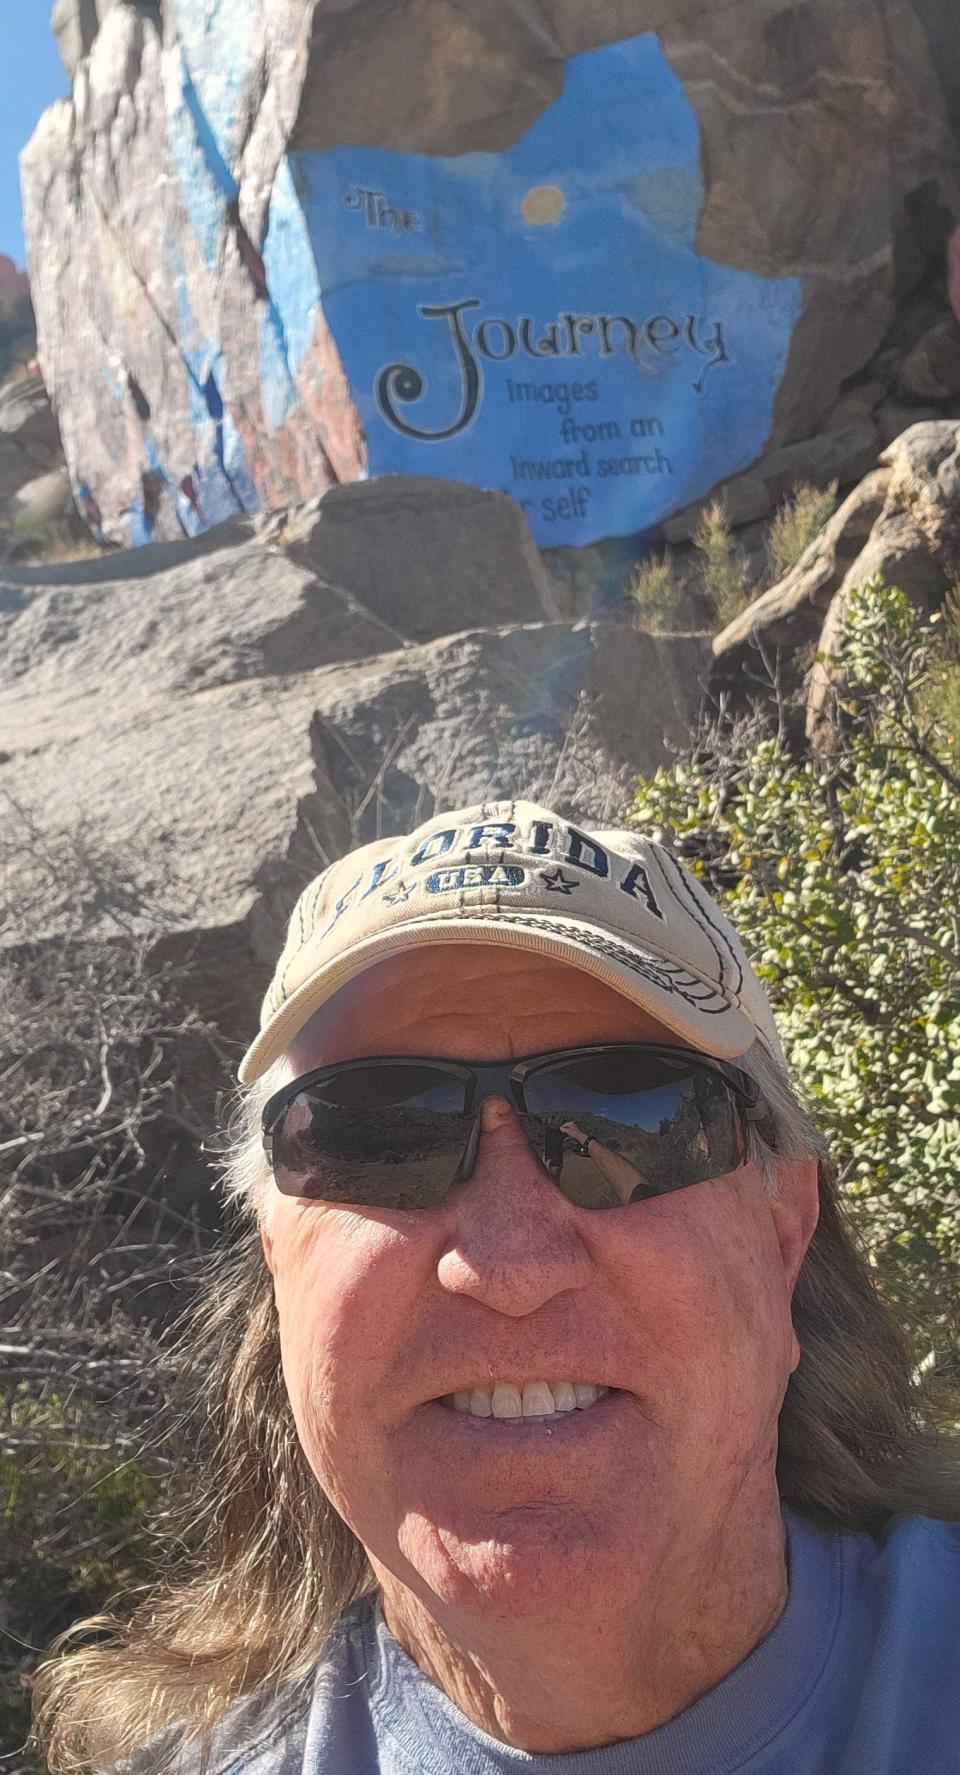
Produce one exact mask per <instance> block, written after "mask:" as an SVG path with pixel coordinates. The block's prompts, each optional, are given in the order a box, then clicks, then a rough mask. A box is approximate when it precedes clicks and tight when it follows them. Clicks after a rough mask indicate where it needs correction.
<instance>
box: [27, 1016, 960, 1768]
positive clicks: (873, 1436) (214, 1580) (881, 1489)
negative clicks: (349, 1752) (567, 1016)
mask: <svg viewBox="0 0 960 1775" xmlns="http://www.w3.org/2000/svg"><path fill="white" fill-rule="evenodd" d="M739 1064H740V1065H741V1066H742V1067H743V1070H744V1071H746V1072H747V1073H749V1074H750V1075H751V1076H752V1077H753V1078H754V1079H755V1080H756V1082H757V1083H758V1084H759V1085H760V1087H761V1089H762V1090H763V1092H764V1094H765V1096H766V1098H767V1102H768V1103H769V1105H770V1107H771V1111H772V1117H771V1121H770V1123H769V1124H764V1125H763V1127H762V1129H760V1130H758V1129H754V1128H752V1129H751V1133H750V1141H751V1156H752V1157H753V1158H754V1159H755V1161H756V1162H757V1164H758V1165H759V1167H760V1169H761V1171H762V1173H763V1176H764V1178H765V1180H766V1183H767V1187H768V1188H770V1189H772V1190H775V1189H776V1188H777V1175H778V1160H779V1159H780V1158H783V1157H786V1158H788V1159H789V1158H797V1157H801V1156H804V1155H806V1156H810V1155H813V1156H815V1157H816V1158H817V1160H818V1162H819V1172H820V1219H819V1223H818V1226H817V1229H816V1232H815V1233H814V1236H813V1239H812V1241H811V1244H810V1247H809V1249H808V1252H807V1255H806V1258H805V1260H804V1263H803V1266H802V1269H801V1271H800V1275H799V1278H798V1281H797V1286H796V1290H795V1293H794V1300H793V1319H794V1326H795V1329H796V1333H797V1337H798V1340H799V1344H800V1350H801V1359H800V1364H799V1367H798V1369H797V1370H796V1372H795V1373H794V1374H793V1375H792V1376H791V1379H790V1383H789V1386H788V1389H787V1393H786V1397H785V1400H784V1403H783V1407H782V1410H781V1414H780V1440H779V1457H778V1465H777V1475H778V1482H779V1488H780V1496H781V1499H782V1501H783V1503H784V1504H786V1505H789V1506H791V1507H792V1508H793V1509H795V1510H797V1511H799V1512H801V1513H803V1514H805V1515H806V1516H808V1517H811V1518H813V1519H815V1520H817V1521H819V1522H821V1523H824V1524H829V1525H833V1526H836V1527H839V1528H842V1529H850V1530H860V1531H866V1532H868V1533H873V1534H877V1533H879V1532H881V1531H882V1530H883V1529H884V1527H885V1526H886V1525H887V1524H888V1523H889V1522H890V1521H891V1519H892V1518H894V1517H896V1516H899V1515H901V1514H905V1515H913V1514H920V1515H925V1516H933V1517H940V1518H943V1519H947V1520H955V1519H960V1454H958V1450H957V1447H956V1445H955V1444H954V1443H951V1442H950V1441H948V1440H945V1439H941V1438H939V1437H938V1436H936V1435H935V1434H934V1433H933V1432H932V1431H930V1430H929V1429H927V1428H925V1427H924V1425H923V1424H922V1423H921V1421H920V1419H919V1417H918V1413H917V1404H916V1394H915V1389H914V1385H913V1379H912V1357H911V1353H910V1350H909V1347H908V1344H907V1340H906V1338H905V1336H904V1334H903V1332H902V1331H901V1329H900V1327H899V1325H898V1324H897V1322H896V1320H895V1319H894V1317H893V1315H892V1313H891V1312H890V1310H889V1309H888V1307H887V1306H886V1305H885V1304H884V1302H883V1301H882V1299H881V1298H880V1296H879V1294H878V1293H877V1290H876V1288H875V1285H874V1282H873V1279H872V1275H871V1271H870V1268H869V1265H868V1263H867V1262H866V1259H865V1257H864V1256H863V1254H862V1252H861V1250H860V1249H859V1247H858V1244H857V1241H856V1239H855V1237H854V1235H853V1233H852V1231H851V1229H850V1227H849V1226H848V1224H847V1222H846V1219H845V1216H844V1213H843V1211H842V1208H841V1206H840V1202H839V1200H838V1190H837V1183H836V1176H835V1172H834V1168H833V1167H832V1165H831V1162H830V1159H829V1156H828V1154H827V1152H826V1149H825V1144H824V1141H823V1139H822V1137H821V1136H820V1134H819V1133H818V1132H817V1130H816V1128H815V1127H814V1125H813V1123H812V1121H811V1119H810V1117H809V1116H808V1114H807V1113H806V1111H805V1109H804V1108H803V1106H802V1104H801V1103H800V1102H799V1100H798V1098H797V1097H796V1095H795V1094H794V1092H793V1091H792V1089H791V1087H790V1085H789V1083H788V1081H787V1080H786V1078H785V1077H784V1076H783V1074H782V1073H781V1072H780V1071H779V1070H778V1068H777V1067H776V1065H775V1064H774V1062H773V1061H772V1060H771V1059H770V1057H769V1056H768V1055H767V1054H766V1053H765V1052H764V1051H763V1050H762V1049H761V1048H760V1047H759V1045H755V1047H754V1048H753V1050H752V1051H751V1053H750V1054H749V1055H748V1056H746V1058H745V1059H744V1060H742V1061H741V1062H739ZM276 1084H277V1077H276V1074H275V1072H274V1073H273V1074H268V1075H267V1076H266V1077H265V1078H264V1079H262V1080H261V1081H260V1083H259V1084H258V1085H257V1086H256V1087H254V1088H253V1089H252V1090H250V1091H249V1092H248V1093H247V1094H246V1096H245V1097H244V1099H243V1100H242V1102H241V1105H240V1107H239V1111H238V1125H237V1128H236V1131H235V1138H234V1140H233V1144H232V1148H231V1152H230V1156H229V1159H228V1161H227V1163H226V1166H225V1170H224V1179H223V1185H224V1193H225V1195H226V1198H227V1201H228V1204H229V1214H230V1217H231V1219H232V1221H233V1223H234V1231H235V1235H236V1236H235V1237H234V1238H233V1240H232V1242H231V1244H230V1245H229V1246H228V1247H226V1248H225V1249H224V1250H223V1251H221V1252H219V1253H218V1254H217V1255H216V1257H215V1258H214V1259H213V1260H211V1261H210V1263H209V1273H208V1275H207V1276H206V1285H205V1287H204V1288H203V1290H202V1293H201V1295H200V1298H199V1301H198V1304H196V1305H195V1306H194V1307H193V1308H192V1309H191V1312H190V1314H189V1317H188V1319H187V1321H186V1323H185V1328H184V1330H183V1334H182V1337H181V1339H180V1341H179V1345H178V1356H179V1359H180V1360H181V1362H182V1368H183V1386H184V1396H185V1397H192V1398H193V1400H194V1408H193V1411H192V1413H191V1414H190V1416H189V1419H185V1434H184V1435H183V1437H182V1446H183V1449H184V1450H185V1451H187V1450H188V1451H189V1453H186V1452H185V1453H184V1454H183V1455H182V1456H180V1457H179V1459H180V1471H179V1472H178V1476H177V1482H176V1484H175V1485H172V1486H171V1487H170V1488H169V1491H170V1494H171V1497H172V1498H174V1499H175V1500H176V1501H175V1502H173V1503H170V1504H169V1505H167V1507H166V1508H165V1510H164V1511H163V1512H162V1513H161V1514H160V1515H159V1517H158V1518H157V1521H156V1523H155V1525H154V1526H155V1532H156V1533H157V1534H158V1535H159V1536H160V1537H161V1538H162V1540H163V1542H164V1544H165V1545H166V1546H167V1547H168V1548H169V1549H170V1558H171V1571H170V1572H167V1573H165V1574H164V1577H163V1580H162V1582H158V1583H157V1584H156V1585H155V1586H153V1587H152V1588H151V1589H150V1590H149V1591H148V1593H147V1594H146V1595H145V1596H144V1597H142V1598H140V1599H139V1600H137V1601H136V1602H135V1604H134V1606H133V1607H132V1610H131V1609H126V1610H125V1611H124V1615H123V1616H122V1617H121V1616H120V1615H119V1614H117V1613H107V1614H104V1615H100V1616H94V1617H91V1618H89V1619H87V1620H83V1621H79V1622H77V1623H76V1625H75V1626H73V1627H71V1628H69V1629H68V1630H67V1631H66V1633H63V1634H61V1635H60V1636H59V1637H58V1638H57V1639H56V1640H55V1641H54V1642H53V1644H52V1646H51V1647H50V1649H49V1652H48V1655H47V1658H46V1659H45V1661H44V1662H43V1663H42V1664H41V1665H40V1666H39V1668H38V1669H37V1670H36V1671H35V1672H34V1674H33V1677H32V1678H31V1679H30V1680H31V1687H32V1689H33V1696H34V1734H35V1737H36V1740H37V1743H38V1744H39V1746H40V1748H41V1751H42V1753H43V1755H44V1756H45V1757H46V1760H47V1764H48V1767H49V1769H50V1770H51V1772H52V1775H67V1772H68V1771H95V1775H104V1772H105V1771H109V1770H111V1769H113V1768H115V1767H116V1765H117V1764H118V1762H120V1761H121V1760H122V1759H124V1758H126V1757H129V1756H131V1755H132V1754H133V1753H135V1752H136V1751H137V1750H139V1749H142V1748H143V1747H144V1746H145V1745H146V1744H148V1743H150V1742H151V1741H152V1740H153V1739H154V1738H155V1737H158V1736H159V1735H160V1734H161V1733H165V1730H166V1728H169V1727H174V1726H178V1727H180V1728H181V1729H182V1732H183V1735H184V1739H185V1740H186V1738H187V1737H188V1736H189V1737H193V1736H196V1737H197V1738H198V1739H199V1743H200V1754H201V1759H202V1758H203V1756H204V1755H205V1753H206V1749H207V1747H208V1746H209V1743H210V1739H211V1735H212V1732H213V1729H214V1728H215V1727H216V1726H217V1724H218V1723H219V1722H220V1721H221V1720H222V1719H223V1717H224V1716H225V1714H226V1713H227V1712H228V1710H229V1709H230V1708H231V1707H232V1705H233V1704H234V1703H235V1702H237V1701H238V1700H239V1698H240V1697H242V1696H252V1695H255V1694H264V1695H270V1696H273V1695H277V1694H280V1693H281V1692H283V1693H286V1692H288V1691H289V1692H290V1693H293V1692H295V1691H296V1688H297V1685H298V1684H299V1683H300V1682H301V1680H304V1679H306V1678H307V1677H309V1674H310V1672H311V1671H312V1670H313V1669H314V1668H315V1667H316V1664H317V1661H318V1660H319V1659H320V1657H321V1655H322V1653H323V1650H324V1647H325V1646H326V1644H327V1642H328V1641H329V1638H330V1635H331V1632H332V1630H333V1628H334V1626H335V1624H336V1622H337V1621H338V1620H339V1619H340V1617H341V1616H342V1615H343V1613H344V1611H345V1610H346V1609H347V1608H348V1607H349V1606H350V1604H351V1603H353V1602H354V1601H356V1600H358V1599H359V1598H360V1597H362V1596H364V1595H365V1594H366V1593H367V1592H370V1591H372V1590H374V1588H375V1581H374V1576H373V1572H372V1570H371V1568H370V1566H369V1564H368V1561H367V1558H366V1554H365V1552H364V1549H363V1547H362V1546H361V1544H360V1542H359V1541H358V1540H357V1539H356V1537H355V1535H354V1534H353V1532H352V1531H351V1530H350V1529H349V1528H348V1527H347V1524H346V1523H345V1522H344V1521H343V1519H342V1518H341V1517H340V1516H338V1514H337V1513H336V1511H335V1510H334V1509H333V1507H332V1505H331V1504H330V1503H329V1501H328V1499H327V1498H326V1496H325V1494H324V1493H323V1491H322V1490H321V1489H320V1487H319V1486H318V1484H317V1482H316V1479H315V1477H314V1475H313V1473H312V1471H311V1469H310V1467H309V1465H308V1463H307V1460H306V1457H305V1455H304V1453H303V1450H302V1448H301V1445H300V1442H299V1439H298V1436H297V1431H296V1427H295V1425H294V1420H293V1415H292V1412H291V1408H290V1404H289V1400H288V1398H287V1393H286V1389H285V1385H284V1381H283V1374H282V1370H281V1363H280V1337H279V1328H278V1322H277V1312H276V1307H275V1304H274V1295H273V1284H272V1278H271V1276H270V1273H269V1271H268V1269H267V1266H266V1263H265V1260H264V1256H263V1250H262V1245H261V1239H260V1230H259V1224H260V1215H261V1214H262V1212H263V1210H264V1206H265V1203H266V1201H267V1194H268V1191H269V1190H270V1188H271V1187H272V1186H271V1179H270V1176H269V1173H268V1171H267V1168H266V1163H265V1160H264V1156H263V1152H262V1149H261V1144H260V1139H259V1118H260V1112H261V1108H262V1105H263V1103H264V1101H265V1100H266V1097H267V1096H268V1095H269V1094H270V1092H271V1090H273V1089H275V1088H276ZM184 1547H185V1548H186V1549H188V1557H187V1560H186V1562H185V1563H181V1564H180V1566H179V1567H175V1560H176V1559H177V1558H178V1556H179V1555H180V1552H181V1549H183V1548H184ZM93 1632H95V1633H96V1634H97V1635H99V1636H100V1638H101V1643H100V1644H97V1645H89V1644H87V1645H82V1644H81V1645H79V1646H78V1644H77V1642H78V1641H81V1640H82V1639H83V1638H84V1637H85V1636H86V1637H88V1638H89V1636H90V1635H91V1633H93ZM104 1633H106V1634H107V1635H109V1638H108V1640H107V1643H105V1644H104V1643H102V1636H103V1635H104ZM178 1736H179V1733H177V1734H173V1739H175V1738H176V1737H178ZM168 1738H171V1734H170V1733H166V1737H165V1739H164V1742H166V1740H167V1739H168ZM165 1766H166V1760H165V1758H161V1757H154V1758H152V1759H151V1762H150V1771H149V1775H159V1771H160V1770H161V1768H163V1767H165Z"/></svg>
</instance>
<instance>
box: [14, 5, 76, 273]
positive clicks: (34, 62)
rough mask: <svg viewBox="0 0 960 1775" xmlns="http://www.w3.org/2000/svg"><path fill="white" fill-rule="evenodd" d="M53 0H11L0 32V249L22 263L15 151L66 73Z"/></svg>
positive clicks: (61, 92) (62, 88)
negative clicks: (56, 33) (0, 39)
mask: <svg viewBox="0 0 960 1775" xmlns="http://www.w3.org/2000/svg"><path fill="white" fill-rule="evenodd" d="M52 5H53V0H16V5H15V6H12V7H11V9H10V16H9V17H8V18H7V21H6V25H5V28H4V32H3V58H2V66H0V253H9V255H10V257H11V259H15V260H16V263H17V264H18V265H22V264H23V260H24V250H23V230H22V226H21V218H20V174H19V171H18V168H17V155H18V154H19V152H20V149H21V148H22V147H23V145H24V143H25V142H28V141H29V140H30V137H31V136H32V135H33V131H34V127H35V125H36V122H37V118H38V117H39V116H40V113H41V111H45V110H46V108H47V106H48V105H49V104H51V103H52V101H53V100H54V99H59V98H63V97H64V96H65V95H66V93H67V91H68V86H67V76H66V74H65V73H64V70H63V63H62V62H61V60H60V56H59V53H58V51H57V41H56V38H55V37H54V35H53V32H52V31H51V29H50V13H51V10H52Z"/></svg>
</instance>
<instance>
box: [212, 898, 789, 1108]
mask: <svg viewBox="0 0 960 1775" xmlns="http://www.w3.org/2000/svg"><path fill="white" fill-rule="evenodd" d="M441 943H489V944H493V945H496V944H500V945H502V946H503V947H506V948H510V949H523V950H527V951H529V952H530V953H531V954H534V955H548V956H552V957H554V958H555V959H556V960H557V961H565V962H568V963H569V964H570V966H571V967H574V968H579V970H580V972H581V973H584V974H590V975H592V976H593V978H594V979H597V980H603V981H604V982H605V983H606V984H607V985H608V986H610V987H612V988H613V990H614V991H615V992H619V993H620V994H622V996H623V997H624V998H627V999H630V1000H631V1002H632V1003H633V1004H635V1005H638V1006H639V1007H640V1009H641V1010H644V1011H647V1012H649V1013H650V1015H651V1016H654V1017H656V1018H658V1019H659V1021H660V1022H661V1023H663V1024H664V1025H665V1027H666V1028H667V1029H669V1030H670V1031H671V1032H672V1033H673V1034H674V1035H678V1036H681V1037H682V1038H683V1040H684V1041H686V1042H688V1043H689V1044H690V1046H691V1047H695V1048H698V1049H700V1051H701V1052H702V1053H704V1054H711V1055H713V1056H714V1057H715V1058H716V1059H719V1060H736V1059H738V1058H739V1057H740V1056H741V1055H742V1054H745V1053H746V1052H747V1050H748V1049H749V1048H751V1047H752V1046H753V1043H754V1041H755V1040H756V1039H757V1037H758V1036H761V1039H762V1035H761V1032H760V1031H759V1030H758V1029H757V1027H756V1025H755V1024H754V1023H753V1021H752V1019H751V1018H750V1017H749V1016H748V1015H747V1013H746V1012H745V1011H744V1010H743V1008H742V1007H741V1005H740V1004H739V1002H738V1001H737V1000H736V999H735V998H733V997H731V996H728V995H725V994H723V993H722V992H721V991H720V990H719V988H718V987H717V985H716V982H715V981H710V980H704V979H703V978H701V977H700V976H699V975H697V974H693V973H691V972H690V970H689V969H688V968H685V967H683V966H682V965H681V964H680V963H679V962H675V961H672V960H671V959H670V958H669V957H666V956H663V955H657V954H656V953H655V952H654V951H653V950H642V949H639V948H637V947H635V946H634V945H632V944H630V943H626V942H624V941H622V940H619V939H617V938H614V937H612V936H611V935H610V933H609V932H608V931H606V930H601V929H600V928H599V927H598V926H596V925H592V924H589V923H587V922H585V921H584V920H581V919H575V918H564V917H562V916H559V915H556V914H554V915H551V914H549V913H544V912H537V913H529V914H526V915H524V914H522V913H518V912H516V911H512V912H510V913H509V914H507V913H504V912H502V911H500V910H499V909H496V910H491V912H487V913H485V914H479V913H478V914H475V915H474V916H473V917H470V916H465V915H464V914H462V913H461V914H460V915H459V916H458V917H457V918H456V920H455V921H454V920H452V919H449V918H447V919H441V918H435V917H434V918H422V919H416V920H414V919H408V920H405V921H404V923H403V924H401V925H397V926H395V927H394V928H393V929H392V930H387V931H383V932H379V933H377V934H375V935H374V936H371V937H367V938H365V940H364V941H363V942H362V943H357V944H355V945H354V947H353V948H352V949H346V950H341V951H340V952H339V954H338V955H337V956H336V957H334V958H332V959H331V960H330V961H329V962H327V963H322V964H321V965H320V966H319V967H318V968H317V970H316V972H315V973H312V974H311V975H310V976H309V977H308V978H307V979H306V980H305V981H304V982H303V984H302V986H299V987H298V988H297V990H296V991H295V992H294V993H292V994H291V996H290V998H289V999H287V1000H286V1002H285V1003H284V1004H283V1005H282V1006H281V1007H280V1009H279V1010H278V1011H277V1012H276V1013H275V1014H274V1015H273V1016H272V1017H271V1018H270V1020H269V1022H268V1023H267V1024H266V1025H265V1027H264V1028H263V1029H262V1030H261V1031H260V1034H259V1035H258V1036H257V1037H256V1039H255V1040H254V1041H253V1042H252V1043H251V1045H250V1047H249V1048H248V1050H247V1052H246V1054H245V1055H244V1057H243V1060H242V1062H241V1065H240V1071H239V1078H240V1083H241V1084H243V1085H252V1084H254V1083H255V1082H256V1080H257V1079H259V1078H260V1077H262V1075H263V1073H265V1072H266V1070H267V1068H268V1067H269V1066H272V1065H273V1062H274V1061H275V1060H278V1059H279V1058H280V1055H281V1054H283V1053H285V1052H286V1050H287V1048H289V1046H290V1044H291V1042H292V1041H293V1040H294V1038H295V1036H296V1035H297V1033H298V1032H299V1030H301V1029H302V1028H303V1026H304V1024H305V1023H307V1022H308V1020H309V1019H310V1018H311V1017H312V1016H313V1015H314V1013H315V1012H316V1011H318V1010H320V1008H321V1006H322V1005H325V1004H326V1003H327V1001H328V1000H329V999H331V998H332V997H333V995H334V993H335V992H339V990H340V988H341V986H345V985H346V984H347V982H348V980H353V979H355V978H356V976H357V975H358V974H362V973H365V972H366V970H367V969H368V968H371V967H373V966H374V965H375V964H376V963H377V962H379V961H383V960H384V959H385V958H386V957H387V956H390V955H399V954H402V953H404V952H405V951H407V950H410V949H423V948H427V947H430V946H435V945H437V944H441Z"/></svg>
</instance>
